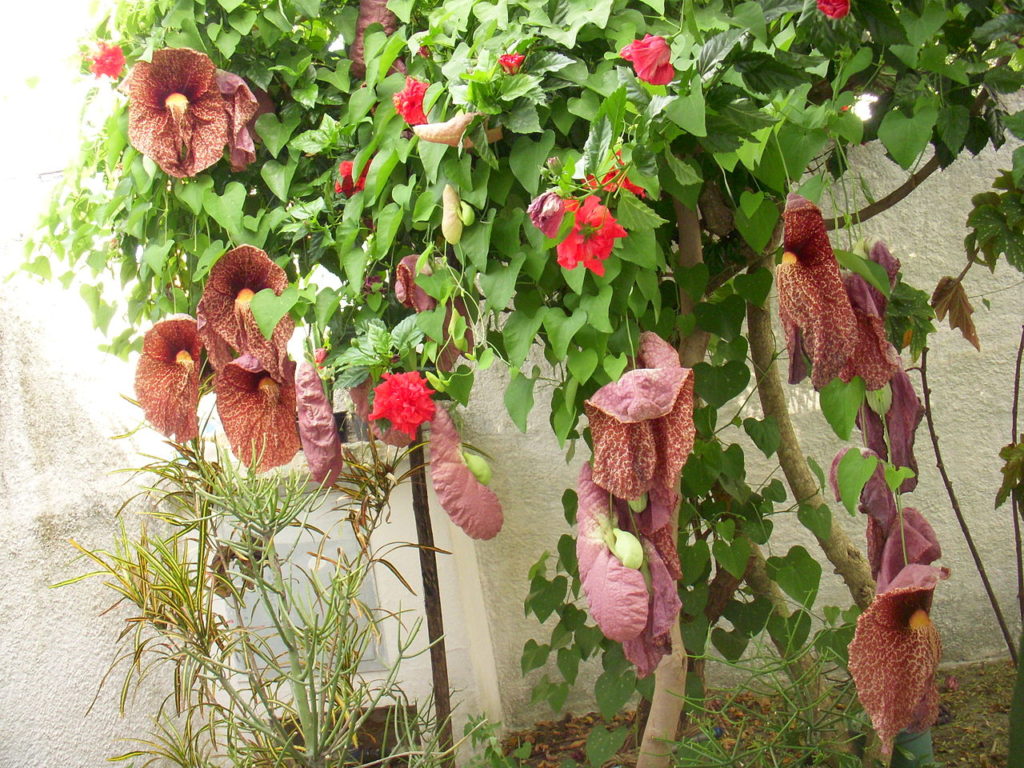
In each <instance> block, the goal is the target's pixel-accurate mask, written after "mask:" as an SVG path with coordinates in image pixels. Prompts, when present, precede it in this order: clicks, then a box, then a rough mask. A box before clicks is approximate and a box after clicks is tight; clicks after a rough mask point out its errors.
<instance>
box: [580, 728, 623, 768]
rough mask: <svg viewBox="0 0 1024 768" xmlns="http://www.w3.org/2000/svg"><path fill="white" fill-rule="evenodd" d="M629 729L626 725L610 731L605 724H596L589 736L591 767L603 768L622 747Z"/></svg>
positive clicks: (588, 758) (588, 752) (588, 756)
mask: <svg viewBox="0 0 1024 768" xmlns="http://www.w3.org/2000/svg"><path fill="white" fill-rule="evenodd" d="M628 733H629V730H628V729H627V728H626V726H624V725H623V726H621V727H619V728H616V729H615V730H614V731H609V730H607V729H606V728H604V727H603V726H596V727H595V728H594V729H593V730H592V731H591V732H590V736H588V737H587V746H586V751H587V762H588V763H589V764H590V766H591V768H601V766H602V765H604V764H605V763H606V762H608V760H609V759H611V757H612V755H614V754H615V753H616V752H618V751H619V749H621V748H622V745H623V744H624V743H625V742H626V735H627V734H628Z"/></svg>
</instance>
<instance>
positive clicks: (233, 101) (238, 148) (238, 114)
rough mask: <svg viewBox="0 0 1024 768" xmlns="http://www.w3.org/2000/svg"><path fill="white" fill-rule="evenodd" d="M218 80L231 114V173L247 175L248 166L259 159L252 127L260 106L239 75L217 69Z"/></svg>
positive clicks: (229, 136)
mask: <svg viewBox="0 0 1024 768" xmlns="http://www.w3.org/2000/svg"><path fill="white" fill-rule="evenodd" d="M215 77H216V79H217V88H218V89H219V90H220V93H221V96H223V97H224V106H225V109H226V110H227V113H228V150H229V152H230V154H231V170H233V171H244V170H245V169H246V167H247V166H248V165H249V163H251V162H252V161H253V160H255V159H256V143H255V141H253V136H252V125H253V121H254V120H255V119H256V115H257V113H259V112H260V103H259V101H257V100H256V96H255V95H254V94H253V92H252V90H250V88H249V86H248V84H246V82H245V80H243V79H242V78H240V77H239V76H238V75H236V74H233V73H231V72H225V71H224V70H222V69H218V70H217V72H216V75H215Z"/></svg>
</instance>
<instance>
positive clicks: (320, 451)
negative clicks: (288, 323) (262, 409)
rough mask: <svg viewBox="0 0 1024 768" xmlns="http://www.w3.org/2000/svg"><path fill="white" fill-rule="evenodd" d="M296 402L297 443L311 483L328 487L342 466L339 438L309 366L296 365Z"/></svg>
mask: <svg viewBox="0 0 1024 768" xmlns="http://www.w3.org/2000/svg"><path fill="white" fill-rule="evenodd" d="M295 400H296V409H297V413H298V418H299V440H300V441H301V443H302V452H303V454H305V456H306V464H307V465H308V466H309V474H310V476H311V477H312V478H313V480H314V481H316V482H318V483H323V484H324V485H331V484H332V483H334V481H335V480H337V479H338V473H339V472H341V469H342V466H343V465H344V462H343V461H342V458H341V438H339V437H338V427H337V426H336V425H335V423H334V410H333V409H332V408H331V404H330V403H329V402H328V400H327V395H326V394H325V393H324V384H323V382H322V381H321V380H320V375H319V374H318V373H317V372H316V368H315V367H314V366H313V364H312V363H308V362H305V361H303V362H301V363H299V367H298V370H297V372H296V374H295Z"/></svg>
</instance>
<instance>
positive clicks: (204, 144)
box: [128, 48, 228, 178]
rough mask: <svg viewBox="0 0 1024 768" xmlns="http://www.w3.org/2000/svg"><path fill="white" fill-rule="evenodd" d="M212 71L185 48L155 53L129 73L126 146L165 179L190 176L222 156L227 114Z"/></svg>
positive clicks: (201, 57) (202, 57) (208, 63)
mask: <svg viewBox="0 0 1024 768" xmlns="http://www.w3.org/2000/svg"><path fill="white" fill-rule="evenodd" d="M215 71H216V68H215V67H214V66H213V62H212V61H210V58H209V57H208V56H207V55H206V54H203V53H199V52H198V51H193V50H191V49H189V48H166V49H164V50H160V51H155V52H154V53H153V60H152V62H148V61H140V62H138V63H137V64H136V65H135V67H134V68H133V69H132V73H131V77H130V78H129V80H128V94H129V99H130V101H129V105H128V140H129V141H130V142H131V145H132V146H133V147H135V148H136V149H137V150H139V151H140V152H141V153H142V154H144V155H146V156H147V157H149V158H151V159H152V160H153V161H154V162H155V163H156V164H157V165H159V166H160V168H161V169H162V170H163V171H164V173H166V174H168V175H169V176H175V177H178V178H181V177H184V176H195V175H196V174H197V173H199V172H200V171H202V170H205V169H206V168H209V167H210V166H211V165H213V164H214V163H216V162H217V161H218V160H220V158H221V156H222V155H223V154H224V145H225V144H227V142H228V112H227V110H226V109H225V108H224V99H223V97H222V96H221V93H220V89H219V88H218V87H217V81H216V78H215Z"/></svg>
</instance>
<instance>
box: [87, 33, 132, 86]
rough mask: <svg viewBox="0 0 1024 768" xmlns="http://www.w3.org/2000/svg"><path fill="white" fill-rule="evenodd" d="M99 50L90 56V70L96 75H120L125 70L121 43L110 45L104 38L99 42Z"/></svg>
mask: <svg viewBox="0 0 1024 768" xmlns="http://www.w3.org/2000/svg"><path fill="white" fill-rule="evenodd" d="M97 46H99V50H97V51H96V53H95V54H93V55H92V56H90V57H89V61H90V62H91V64H90V66H89V71H90V72H92V73H93V74H94V75H95V76H96V77H100V76H106V77H112V78H116V77H120V76H121V73H122V72H123V71H124V52H123V51H122V50H121V46H119V45H109V44H107V43H104V42H103V41H102V40H101V41H99V42H98V43H97Z"/></svg>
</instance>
